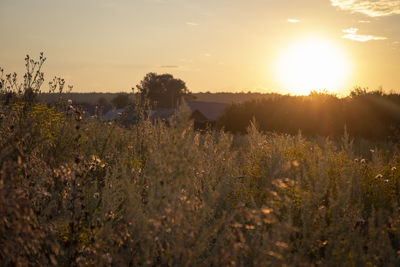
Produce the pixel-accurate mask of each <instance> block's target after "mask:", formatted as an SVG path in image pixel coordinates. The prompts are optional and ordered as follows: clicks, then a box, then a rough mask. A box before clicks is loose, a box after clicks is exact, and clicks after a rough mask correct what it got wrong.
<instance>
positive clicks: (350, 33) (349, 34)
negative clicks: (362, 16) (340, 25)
mask: <svg viewBox="0 0 400 267" xmlns="http://www.w3.org/2000/svg"><path fill="white" fill-rule="evenodd" d="M343 32H344V33H345V35H343V36H342V38H344V39H349V40H352V41H358V42H368V41H373V40H385V39H387V38H386V37H380V36H374V35H363V34H357V32H358V29H357V28H349V29H344V30H343Z"/></svg>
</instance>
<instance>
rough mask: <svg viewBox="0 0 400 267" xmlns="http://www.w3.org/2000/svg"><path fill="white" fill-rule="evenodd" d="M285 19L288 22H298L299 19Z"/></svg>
mask: <svg viewBox="0 0 400 267" xmlns="http://www.w3.org/2000/svg"><path fill="white" fill-rule="evenodd" d="M287 21H288V22H289V23H299V22H300V20H298V19H288V20H287Z"/></svg>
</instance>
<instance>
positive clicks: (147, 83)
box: [136, 72, 190, 108]
mask: <svg viewBox="0 0 400 267" xmlns="http://www.w3.org/2000/svg"><path fill="white" fill-rule="evenodd" d="M136 88H137V89H138V90H139V93H140V94H141V95H142V96H143V97H144V96H147V97H148V99H149V100H150V104H151V106H152V107H153V108H176V107H177V106H178V105H179V103H180V102H181V99H182V97H183V96H185V95H189V94H190V92H189V90H188V89H187V87H186V84H185V82H184V81H182V80H181V79H176V78H174V76H172V75H171V74H161V75H158V74H157V73H153V72H150V73H148V74H146V76H145V77H144V78H143V80H142V81H141V82H140V83H139V84H138V85H136Z"/></svg>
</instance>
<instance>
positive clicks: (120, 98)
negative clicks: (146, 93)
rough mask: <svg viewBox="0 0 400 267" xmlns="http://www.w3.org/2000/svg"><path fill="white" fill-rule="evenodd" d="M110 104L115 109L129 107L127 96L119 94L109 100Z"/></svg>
mask: <svg viewBox="0 0 400 267" xmlns="http://www.w3.org/2000/svg"><path fill="white" fill-rule="evenodd" d="M111 104H112V105H113V106H114V107H115V108H116V109H120V108H124V107H126V106H128V105H129V95H128V94H119V95H117V96H116V97H114V98H113V99H112V100H111Z"/></svg>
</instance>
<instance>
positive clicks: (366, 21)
mask: <svg viewBox="0 0 400 267" xmlns="http://www.w3.org/2000/svg"><path fill="white" fill-rule="evenodd" d="M358 23H371V21H370V20H359V21H358Z"/></svg>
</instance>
